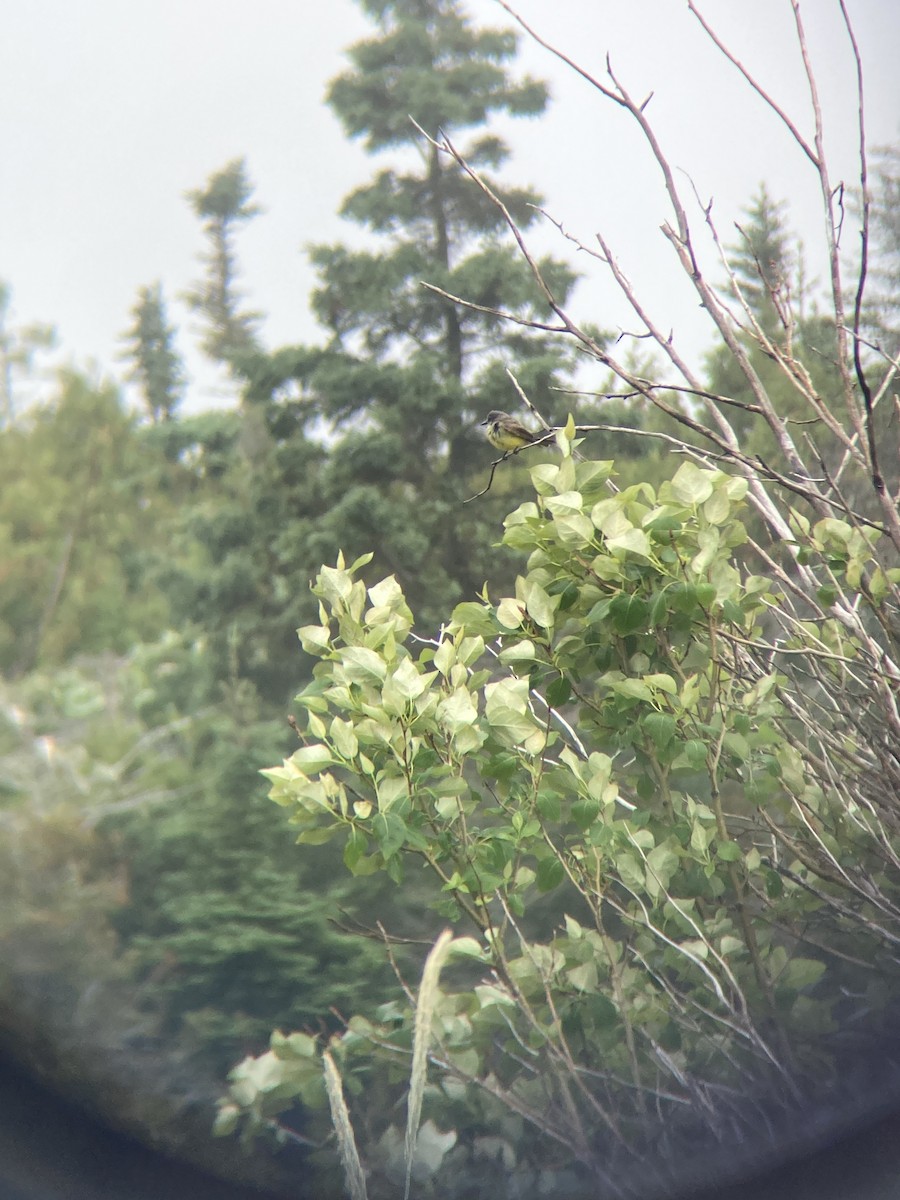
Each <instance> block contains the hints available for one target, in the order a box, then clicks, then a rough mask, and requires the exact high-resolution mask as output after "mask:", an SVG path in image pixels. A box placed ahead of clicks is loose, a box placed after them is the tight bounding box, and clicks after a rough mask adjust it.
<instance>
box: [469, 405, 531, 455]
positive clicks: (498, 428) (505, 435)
mask: <svg viewBox="0 0 900 1200" xmlns="http://www.w3.org/2000/svg"><path fill="white" fill-rule="evenodd" d="M481 424H482V425H485V426H487V429H486V437H487V440H488V441H489V442H490V443H491V445H492V446H495V447H496V448H497V449H498V450H503V451H504V452H505V453H507V454H509V453H515V452H516V451H518V450H521V449H522V447H523V446H530V445H531V444H532V443H533V442H536V441H537V436H538V435H537V434H536V433H532V432H531V430H530V429H526V428H525V426H524V425H523V424H522V422H521V421H517V420H516V418H515V417H511V416H510V415H509V413H505V412H497V410H496V409H493V410H492V411H491V412H489V413H488V415H487V416H486V417H485V418H484V420H483V421H482V422H481Z"/></svg>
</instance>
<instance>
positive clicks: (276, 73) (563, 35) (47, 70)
mask: <svg viewBox="0 0 900 1200" xmlns="http://www.w3.org/2000/svg"><path fill="white" fill-rule="evenodd" d="M846 3H847V8H848V10H849V12H850V15H851V18H852V19H853V20H854V24H855V29H856V34H857V37H858V40H859V43H860V48H861V52H862V56H863V60H864V64H865V69H866V86H867V111H868V126H869V129H868V133H869V140H870V143H872V144H878V143H884V142H889V141H896V140H897V139H898V137H900V133H898V118H900V86H898V71H897V54H898V47H900V4H898V3H896V2H895V0H846ZM466 7H467V9H468V11H469V12H470V13H471V15H472V17H473V19H474V20H475V21H476V22H477V23H479V24H486V25H495V26H496V25H509V24H510V20H509V18H508V17H507V15H506V14H505V13H504V12H503V10H502V9H501V8H500V6H499V5H498V4H497V3H496V2H495V0H468V3H467V6H466ZM701 8H702V10H703V12H704V13H705V14H706V16H707V17H708V19H709V20H710V21H712V22H713V23H714V24H716V26H717V28H719V29H720V30H721V32H722V34H723V35H724V37H725V38H726V39H727V40H728V41H729V44H730V45H731V46H732V48H733V49H734V50H735V52H736V53H737V54H738V55H739V57H740V58H741V59H742V60H743V61H744V63H745V64H746V65H747V66H748V67H749V68H750V69H751V70H752V71H753V72H754V73H755V74H756V75H757V76H758V77H759V78H760V80H761V82H762V83H763V84H764V85H766V86H768V87H771V89H772V91H773V93H774V95H775V96H776V98H777V99H778V101H779V103H781V104H782V106H783V107H785V108H786V109H787V110H788V111H789V112H790V114H791V116H792V117H793V118H794V119H795V120H796V121H797V123H798V125H799V126H800V127H801V128H802V130H803V131H804V133H805V134H806V135H807V136H808V137H810V139H811V137H812V125H811V118H810V106H809V101H808V96H807V94H806V92H805V87H804V77H803V72H802V64H801V62H800V58H799V54H798V51H797V45H796V40H795V39H794V37H793V32H792V31H793V23H792V17H791V8H790V4H789V2H788V0H753V2H752V3H748V2H747V0H701ZM517 9H518V11H519V12H520V13H521V14H522V15H523V16H524V17H525V18H526V19H527V20H528V21H529V22H530V23H531V24H533V25H534V26H535V27H536V28H537V29H538V30H539V31H540V32H541V33H542V34H543V35H544V36H546V37H547V38H548V39H549V40H550V41H552V42H553V43H554V44H556V45H558V46H559V47H560V48H561V49H563V50H565V51H566V52H567V53H568V54H569V55H570V56H571V57H574V58H576V59H577V60H578V61H579V62H580V63H581V64H582V65H583V66H584V67H585V68H586V69H587V70H589V71H590V72H592V73H593V74H595V75H598V76H601V75H602V74H603V72H604V70H605V59H606V55H607V53H608V54H609V55H610V57H611V60H612V64H613V67H614V69H615V70H616V71H617V73H618V74H619V75H620V77H621V78H622V80H623V82H625V83H626V84H627V86H628V87H629V88H630V89H631V90H632V91H633V93H634V94H635V95H637V96H639V97H641V98H643V97H645V96H647V95H648V94H649V93H650V92H651V91H652V92H653V99H652V101H651V104H650V106H649V108H648V110H647V111H648V114H649V115H650V116H652V118H653V119H654V120H655V121H656V123H657V127H658V130H659V134H660V138H661V140H662V142H663V145H664V147H665V148H666V149H667V151H668V152H669V154H670V156H671V159H672V161H673V163H674V165H676V166H677V167H679V168H682V169H683V170H684V171H686V172H689V174H690V178H691V180H692V181H693V183H694V184H695V185H696V187H697V190H698V192H699V194H700V196H701V197H702V199H703V201H704V203H705V202H707V201H708V200H709V199H710V198H713V199H714V202H715V203H714V209H713V212H714V215H715V216H716V218H717V222H718V224H719V226H720V229H721V230H722V232H723V234H724V235H725V236H726V238H727V239H729V240H730V239H731V237H732V236H733V229H732V222H733V220H734V219H735V218H736V217H739V216H740V210H741V208H742V207H743V206H744V205H745V204H746V203H747V202H748V200H749V199H750V197H751V195H752V193H753V192H754V190H755V189H756V188H757V187H758V185H759V183H760V182H761V181H762V180H765V181H766V182H767V184H768V186H769V189H770V191H771V193H772V195H773V196H774V197H775V198H777V199H786V200H789V201H790V204H791V211H792V217H793V220H794V221H795V223H796V225H797V226H798V228H799V229H800V230H801V232H802V234H803V237H804V242H805V244H806V247H807V251H808V254H809V258H810V267H811V272H812V274H813V275H814V276H815V275H819V276H821V274H822V260H821V258H820V257H819V250H818V240H819V238H820V232H821V227H822V217H821V211H822V210H821V200H820V198H819V197H818V194H817V191H816V187H817V183H816V179H815V177H814V173H813V171H812V170H811V169H810V167H809V164H808V163H807V162H806V161H805V160H804V159H803V158H802V155H800V154H799V153H798V152H797V151H796V150H795V149H793V148H792V147H791V145H790V143H789V141H788V139H787V138H786V136H785V134H784V133H783V130H782V127H781V126H780V124H779V122H778V121H777V119H776V118H774V117H773V116H772V114H771V113H770V112H768V111H766V109H765V108H764V106H763V105H762V104H761V102H760V101H759V100H758V98H756V97H754V96H753V95H752V94H749V93H748V92H747V89H746V88H745V87H743V86H742V85H740V83H739V81H738V79H737V75H736V72H735V71H734V68H733V67H731V66H730V65H729V64H728V63H727V62H725V61H724V60H723V59H722V58H721V56H720V55H719V54H718V52H717V51H715V49H714V48H713V47H712V46H711V45H710V43H709V41H708V40H707V39H706V36H705V35H704V34H703V32H702V30H701V29H700V27H699V25H698V23H697V21H696V20H695V19H694V18H693V17H692V16H691V14H690V13H689V11H688V9H687V5H686V3H685V0H627V2H625V0H552V2H551V0H521V2H520V3H519V4H518V6H517ZM803 14H804V19H805V21H806V25H807V31H808V33H809V38H810V46H811V51H812V57H813V62H814V65H815V67H816V69H817V73H818V80H819V86H820V88H821V91H822V103H823V108H824V112H825V119H826V137H827V145H828V147H829V149H830V151H831V153H832V156H833V157H832V175H833V179H834V181H835V182H837V181H838V180H840V179H843V180H845V181H846V182H847V184H848V185H851V184H852V183H853V181H854V180H855V179H856V178H857V176H858V166H857V164H856V161H855V139H856V104H855V93H854V66H853V60H852V58H851V56H850V53H849V47H848V43H847V39H846V34H845V31H844V29H843V25H842V23H841V20H840V10H839V6H838V3H837V0H807V3H806V4H805V6H804V8H803ZM371 31H372V29H371V26H370V25H369V24H368V22H367V21H366V20H365V18H364V17H363V15H362V13H361V11H360V10H359V9H358V7H357V6H356V5H355V4H354V3H353V2H352V0H327V2H326V3H320V2H313V0H253V3H250V2H249V0H128V2H127V3H123V2H122V0H77V2H73V0H27V2H25V0H19V2H18V3H13V2H10V3H7V4H6V5H4V6H3V12H2V16H0V163H2V182H0V279H3V280H5V281H6V282H7V283H8V284H9V285H11V287H12V289H13V310H14V311H13V315H14V319H15V320H16V321H19V322H27V321H35V320H41V321H46V322H50V323H52V324H54V325H55V326H56V328H57V331H58V334H59V337H60V341H61V347H62V349H61V355H62V359H63V360H64V361H68V362H73V363H75V364H77V365H79V366H82V367H90V369H92V370H95V371H97V372H98V373H101V374H104V375H111V376H112V377H114V378H117V379H121V378H122V376H123V374H124V366H123V364H122V362H121V361H120V360H119V358H118V357H117V356H118V355H119V354H120V353H121V340H120V339H121V335H122V332H123V330H124V329H125V328H126V327H127V326H128V324H129V315H128V314H129V309H130V308H131V306H132V305H133V304H134V300H135V296H136V293H137V290H138V288H139V287H140V286H141V285H143V284H148V283H151V282H153V281H154V280H156V279H160V280H161V281H162V284H163V288H164V291H165V294H166V296H167V298H168V300H169V303H170V318H171V319H172V320H173V321H174V322H175V323H176V324H177V325H178V326H179V349H180V350H181V351H182V353H183V354H184V355H185V356H186V358H187V360H188V366H189V370H190V374H191V376H192V380H193V383H192V391H191V406H192V407H198V406H202V405H205V404H209V403H216V402H221V400H222V399H223V395H224V393H223V392H222V390H221V385H220V384H218V383H217V377H216V376H215V373H214V372H211V371H210V369H209V368H208V367H206V366H205V365H204V363H203V360H202V358H201V357H200V356H199V355H198V354H197V353H196V350H195V349H193V348H192V344H193V343H194V342H195V340H196V338H195V333H196V331H195V329H194V327H193V319H192V318H191V317H190V316H189V315H188V314H187V312H186V310H185V307H184V305H183V303H182V302H181V301H180V300H179V296H180V294H181V293H182V292H183V291H184V290H185V288H186V287H187V286H188V285H189V283H190V282H191V281H192V280H193V279H195V278H197V276H198V270H199V268H198V265H197V261H196V258H197V254H198V252H199V251H200V249H201V246H202V242H201V236H200V231H199V227H198V224H197V221H196V219H195V218H194V216H193V215H192V213H191V211H190V208H189V205H188V204H187V202H186V201H185V198H184V197H185V193H186V192H187V191H188V190H189V189H191V188H197V187H200V186H202V184H203V183H204V181H205V180H206V178H207V177H208V176H209V174H210V173H211V172H213V171H215V170H217V169H218V168H220V167H222V166H224V165H225V163H227V162H228V161H230V160H231V159H233V158H236V157H240V156H245V157H246V160H247V165H248V170H249V173H250V176H251V178H252V180H253V182H254V184H255V186H256V199H257V201H258V203H259V204H260V205H261V206H262V208H263V209H264V214H263V215H262V216H260V217H258V218H257V219H256V220H255V221H253V222H252V223H251V224H250V225H249V226H248V227H246V231H245V232H244V233H242V235H241V238H240V242H239V255H240V261H241V266H242V271H243V283H244V286H245V289H246V291H247V294H248V302H249V304H250V305H251V306H252V307H254V308H258V309H260V310H262V311H263V312H264V313H265V314H266V321H265V325H264V329H263V336H264V340H265V341H266V342H267V343H268V344H270V345H272V346H275V345H280V344H284V343H286V342H292V341H310V340H314V339H316V338H317V337H318V336H319V335H318V333H317V330H316V327H315V324H314V322H313V321H312V319H311V317H310V315H309V313H308V308H307V296H308V294H309V291H310V289H311V287H312V286H313V284H314V276H313V274H312V272H311V271H310V269H309V267H308V265H307V262H306V259H305V255H304V252H303V247H304V245H305V244H306V243H308V242H310V241H322V240H325V241H328V240H337V239H341V238H346V237H348V236H351V235H350V234H349V233H348V230H347V227H346V225H345V223H343V222H341V221H340V220H339V219H338V218H337V217H336V216H335V213H336V210H337V208H338V206H339V204H340V201H341V199H342V197H343V196H344V195H345V194H346V193H347V192H348V191H350V190H351V189H352V188H353V187H355V186H357V185H358V184H360V183H362V182H363V181H365V180H366V179H367V178H368V177H370V176H371V175H372V174H373V173H374V170H375V169H376V167H377V166H378V165H379V164H378V163H377V162H376V161H373V160H371V159H369V158H367V157H366V155H364V154H363V152H362V151H361V149H360V147H359V146H358V145H355V144H352V143H350V142H348V141H347V140H346V138H345V137H344V136H343V134H342V132H341V129H340V126H339V125H338V123H337V121H336V119H335V118H334V117H333V116H332V114H331V112H330V111H329V110H328V109H327V108H326V107H325V106H324V104H323V94H324V90H325V86H326V84H327V82H328V80H329V79H331V78H332V77H333V76H334V75H335V74H336V73H338V72H339V71H340V70H341V69H342V68H343V66H344V59H343V50H344V49H345V48H346V47H347V46H348V45H349V44H350V43H352V42H353V41H356V40H358V39H359V38H362V37H365V36H367V35H369V34H370V33H371ZM520 62H521V69H522V70H527V71H529V72H530V73H532V74H537V75H540V76H541V77H543V78H545V79H547V80H548V81H549V83H550V86H551V91H552V94H553V103H552V105H551V107H550V109H549V112H548V113H547V115H545V116H544V117H543V118H541V119H540V120H538V121H518V122H505V123H503V125H502V127H501V132H503V133H504V135H505V136H507V137H508V139H509V141H510V142H511V143H512V145H513V148H514V152H515V153H514V158H513V160H512V162H511V163H510V165H509V167H508V169H507V172H506V177H507V179H509V180H510V181H511V182H518V183H522V184H530V185H532V186H535V187H537V188H538V189H539V190H541V191H542V192H543V194H544V195H545V197H546V198H547V204H548V208H549V209H550V210H551V211H552V212H553V214H554V215H555V216H557V217H558V218H559V219H560V220H561V221H563V223H564V224H565V226H566V228H567V229H568V230H570V231H571V232H572V233H574V234H576V235H577V236H579V237H580V238H581V239H582V240H584V241H585V242H587V243H590V242H591V241H592V238H593V235H594V233H595V232H596V231H598V230H600V231H602V232H603V234H604V236H605V237H606V238H607V240H608V241H609V242H610V243H611V244H612V246H613V247H614V249H615V251H616V253H617V255H618V257H619V259H620V261H621V264H622V266H623V267H624V268H625V270H626V271H627V273H628V274H629V275H630V276H631V277H632V278H633V279H634V281H635V282H636V283H637V284H638V286H639V287H640V289H641V290H642V293H643V294H644V295H645V296H646V298H647V300H648V301H649V303H650V304H651V306H652V309H653V312H654V315H655V317H656V319H657V320H658V321H659V323H660V324H661V325H662V326H663V327H665V328H666V329H668V328H670V327H674V330H675V333H676V336H678V337H681V338H683V339H684V344H685V346H686V348H687V349H688V351H689V353H690V354H691V355H692V356H693V357H694V358H695V359H696V358H697V357H698V356H699V354H700V353H701V352H702V349H703V348H704V347H705V346H706V345H707V344H708V340H709V336H710V335H708V334H707V332H706V329H705V327H704V326H703V324H702V314H701V313H700V312H699V310H698V309H697V305H696V300H695V299H694V298H693V296H692V295H691V294H690V293H689V292H688V291H687V290H686V289H685V288H684V287H683V286H682V285H681V284H680V283H679V282H678V280H677V278H676V277H675V274H674V272H673V270H672V267H671V260H672V253H671V250H670V249H669V248H668V244H667V243H666V242H665V240H664V239H663V238H662V235H661V234H660V233H659V225H660V224H661V223H662V221H664V220H665V219H666V218H667V217H668V216H669V213H668V210H667V207H666V202H665V197H664V195H663V192H662V189H661V183H660V178H659V173H658V171H657V170H656V169H655V168H654V167H653V165H652V163H651V161H650V159H649V155H648V153H647V150H646V148H645V147H644V145H642V143H641V141H640V139H639V137H638V135H637V132H636V130H635V128H634V127H633V124H630V123H629V120H628V118H627V117H626V116H625V115H624V114H622V113H621V112H620V111H619V110H618V109H616V108H614V107H613V106H612V105H610V104H609V103H608V102H606V101H604V100H603V99H602V98H601V97H600V96H599V95H598V94H597V93H596V92H594V91H593V90H592V89H591V88H590V87H589V86H588V85H587V84H585V83H584V82H583V81H582V80H580V79H578V78H577V77H575V76H574V75H573V74H572V73H571V72H569V71H568V70H567V69H566V68H565V67H563V66H562V65H561V64H559V63H558V62H557V61H556V60H554V59H553V58H552V57H550V56H548V55H547V54H546V52H545V51H543V50H541V49H540V48H539V47H537V46H535V45H534V44H532V43H529V42H528V41H527V40H523V43H522V55H521V59H520ZM679 178H680V179H682V180H683V181H685V182H686V176H683V175H680V176H679ZM688 194H689V188H688ZM701 225H702V218H701V215H700V214H699V212H698V214H697V217H696V220H695V227H697V228H698V229H699V227H700V226H701ZM554 237H555V235H554ZM538 246H539V248H540V249H547V248H553V249H554V250H555V251H556V252H557V253H560V254H566V253H569V250H568V249H567V247H566V246H565V244H563V243H559V242H558V241H555V240H551V231H550V230H548V231H547V233H546V235H544V236H542V237H541V238H540V240H539V242H538ZM578 265H579V266H580V267H581V268H582V269H583V270H585V271H591V274H592V279H591V280H590V281H589V282H588V283H586V284H585V285H583V286H582V287H581V289H580V291H579V293H578V297H577V302H576V304H575V310H576V314H577V315H579V316H581V317H583V318H584V319H588V320H592V321H595V322H597V323H599V324H602V325H604V326H606V327H615V326H616V325H621V326H624V327H626V328H629V329H634V328H636V323H635V320H634V318H632V317H630V316H629V315H628V314H627V312H626V310H625V309H624V307H623V306H622V304H621V302H620V301H619V299H618V298H617V296H616V294H615V292H614V290H613V288H612V286H611V285H610V283H609V282H608V280H607V279H605V278H604V277H603V276H602V273H601V271H600V269H599V265H598V264H594V269H593V270H591V266H592V264H591V262H590V260H588V259H587V258H586V256H584V255H582V256H581V257H580V259H579V260H578Z"/></svg>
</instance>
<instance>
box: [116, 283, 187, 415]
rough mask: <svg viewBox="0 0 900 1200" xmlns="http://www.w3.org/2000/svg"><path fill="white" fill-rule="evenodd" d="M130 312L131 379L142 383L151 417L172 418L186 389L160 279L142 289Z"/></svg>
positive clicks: (127, 336) (142, 392) (129, 353)
mask: <svg viewBox="0 0 900 1200" xmlns="http://www.w3.org/2000/svg"><path fill="white" fill-rule="evenodd" d="M131 315H132V318H133V324H132V325H131V328H130V329H129V330H128V332H127V334H126V335H125V336H126V338H127V339H128V356H129V357H130V359H131V360H132V368H131V371H130V372H129V378H130V379H134V380H136V381H137V383H138V384H139V386H140V389H141V396H142V399H143V401H144V407H145V408H146V410H147V412H148V414H149V416H150V420H151V421H152V422H153V423H154V424H157V423H158V422H160V421H170V420H171V419H172V417H173V416H174V414H175V410H176V409H177V407H178V403H179V401H180V399H181V395H182V392H183V390H184V368H183V367H182V364H181V360H180V358H179V356H178V352H177V350H176V349H175V345H174V339H175V329H174V328H173V326H171V325H170V324H169V322H168V317H167V315H166V307H165V302H164V301H163V294H162V285H161V284H160V283H159V282H157V283H155V284H153V285H152V286H151V287H142V288H141V289H140V291H139V292H138V298H137V301H136V303H135V305H134V308H133V309H132V310H131Z"/></svg>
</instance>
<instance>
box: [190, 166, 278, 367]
mask: <svg viewBox="0 0 900 1200" xmlns="http://www.w3.org/2000/svg"><path fill="white" fill-rule="evenodd" d="M252 191H253V189H252V187H251V185H250V183H249V181H248V179H247V171H246V166H245V163H244V160H243V159H235V160H234V161H233V162H230V163H228V165H227V166H225V167H223V168H222V170H220V171H217V172H215V174H213V175H211V176H210V178H209V180H208V181H207V184H206V187H204V188H198V189H196V190H195V191H192V192H189V193H188V200H189V201H190V203H191V206H192V207H193V209H194V212H195V213H196V214H197V216H198V217H199V218H200V219H201V221H202V222H203V229H204V232H205V233H206V236H207V238H208V240H209V247H208V249H207V252H206V255H205V256H204V259H203V261H204V264H205V266H206V276H205V278H204V279H203V280H201V281H200V282H199V283H197V284H195V285H194V287H193V288H192V289H191V290H190V291H189V292H188V294H187V297H186V298H187V301H188V303H189V304H190V306H191V307H192V308H193V309H194V310H195V311H196V312H198V313H200V314H201V316H202V317H203V320H204V323H205V327H206V331H205V336H204V341H203V348H204V350H205V351H206V353H207V354H208V355H209V356H210V357H211V358H213V359H215V360H216V361H217V362H221V363H223V364H224V365H225V366H227V367H229V368H230V369H231V370H232V371H233V372H234V371H235V370H236V369H237V366H238V364H239V363H240V361H241V359H242V357H244V356H246V355H248V354H250V353H252V352H253V351H255V350H256V349H257V348H258V344H257V339H256V327H257V324H258V319H259V314H258V313H255V312H251V311H249V310H246V309H242V307H241V299H242V297H241V293H240V290H239V289H238V287H237V265H236V260H235V250H234V238H235V234H236V232H237V229H238V227H239V226H240V225H241V224H243V223H244V222H245V221H249V220H250V219H251V218H252V217H254V216H256V214H257V213H258V212H259V211H260V210H259V208H258V206H257V205H255V204H252V203H251V202H250V197H251V195H252Z"/></svg>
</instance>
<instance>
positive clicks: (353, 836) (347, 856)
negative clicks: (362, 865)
mask: <svg viewBox="0 0 900 1200" xmlns="http://www.w3.org/2000/svg"><path fill="white" fill-rule="evenodd" d="M367 845H368V842H367V840H366V835H365V834H364V833H363V832H362V830H360V829H356V828H355V827H354V828H352V829H351V830H350V833H349V835H348V837H347V843H346V845H345V846H344V866H345V867H346V868H347V870H348V871H351V872H353V873H354V874H355V873H356V872H355V869H354V868H355V867H356V866H357V864H358V863H359V860H360V859H361V858H362V856H363V855H364V854H365V852H366V846H367Z"/></svg>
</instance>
